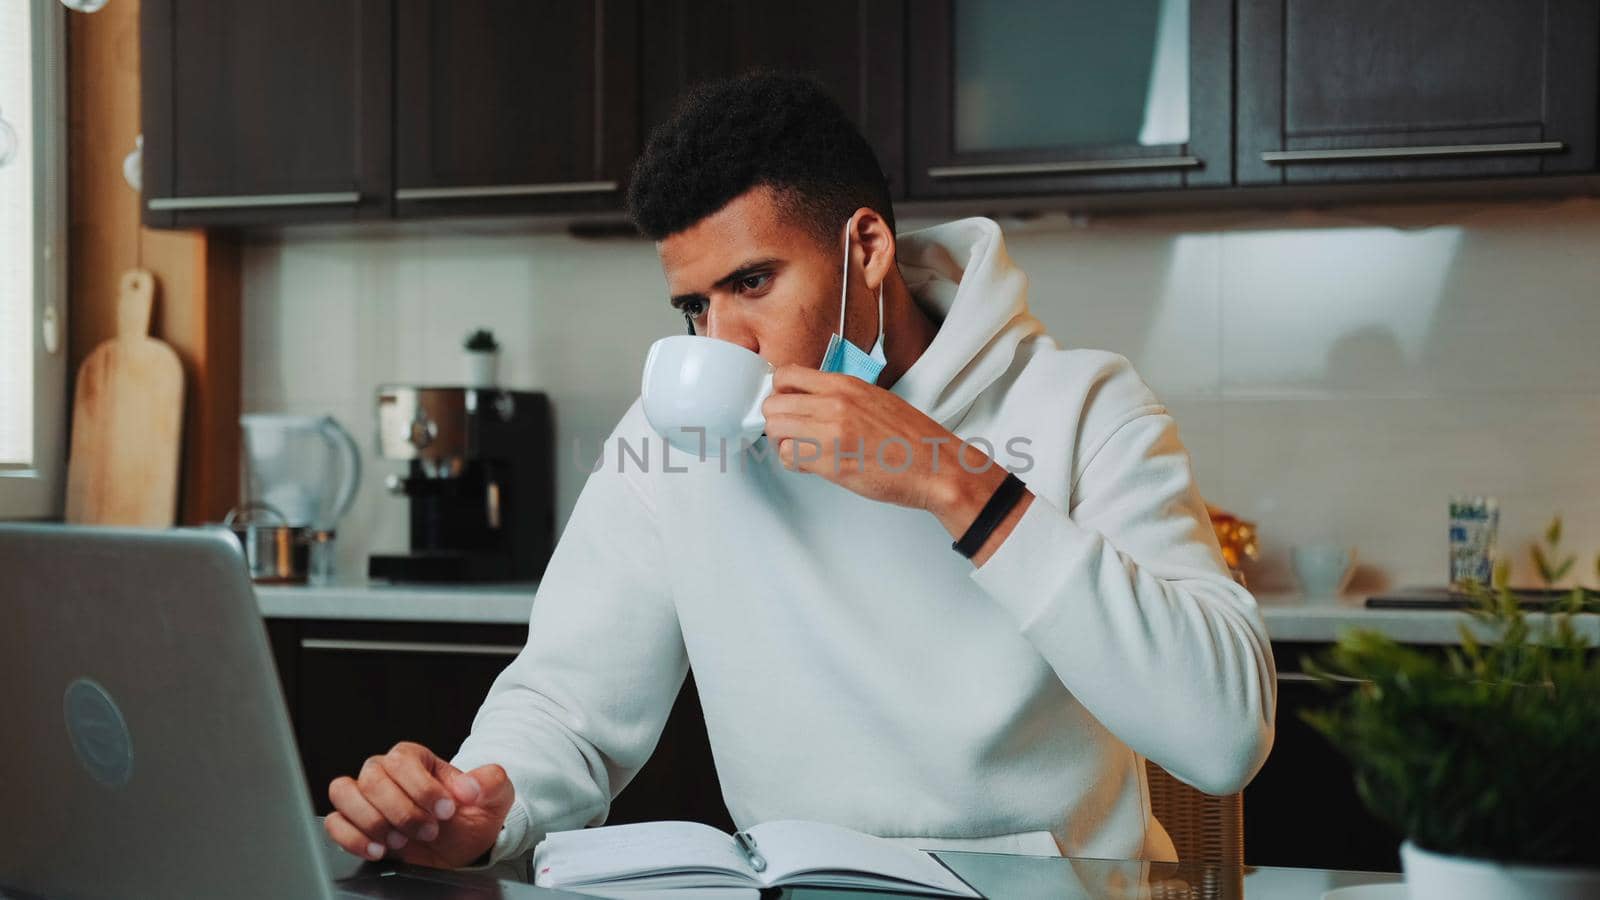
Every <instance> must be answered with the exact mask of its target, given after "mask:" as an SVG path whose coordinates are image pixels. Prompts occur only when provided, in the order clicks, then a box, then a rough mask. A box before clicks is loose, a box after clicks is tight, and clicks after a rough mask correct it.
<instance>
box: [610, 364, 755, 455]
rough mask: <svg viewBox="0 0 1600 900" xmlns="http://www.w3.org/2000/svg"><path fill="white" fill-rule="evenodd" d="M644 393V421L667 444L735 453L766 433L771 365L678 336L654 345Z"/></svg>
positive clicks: (642, 388)
mask: <svg viewBox="0 0 1600 900" xmlns="http://www.w3.org/2000/svg"><path fill="white" fill-rule="evenodd" d="M640 393H641V395H642V397H643V401H644V417H645V418H646V419H648V420H649V422H650V427H651V428H654V429H655V430H656V433H658V434H660V435H661V436H662V437H663V438H666V440H667V443H669V444H671V445H672V446H674V447H676V448H678V449H679V450H682V451H684V452H685V453H692V454H696V455H702V454H703V455H705V456H718V455H720V454H721V452H722V451H723V450H724V449H726V450H728V451H730V452H735V453H736V452H738V451H739V450H741V449H743V447H744V446H745V445H747V444H753V443H755V441H756V439H757V438H759V437H761V432H762V430H763V429H765V428H766V425H767V420H766V417H765V416H763V415H762V414H761V403H762V401H763V400H766V399H767V396H768V395H769V394H771V393H772V365H771V364H770V363H768V362H767V361H766V360H764V359H762V358H761V357H760V356H758V355H757V354H755V353H752V352H750V351H749V350H746V349H745V348H743V347H741V346H739V345H738V344H733V343H729V342H728V341H722V340H718V339H716V338H709V337H700V336H698V335H692V334H677V335H673V336H672V337H664V338H662V339H661V340H659V341H656V342H655V343H654V344H651V345H650V354H649V355H648V356H646V357H645V360H644V379H643V381H642V383H641V385H640ZM700 429H704V435H703V437H702V433H701V431H700Z"/></svg>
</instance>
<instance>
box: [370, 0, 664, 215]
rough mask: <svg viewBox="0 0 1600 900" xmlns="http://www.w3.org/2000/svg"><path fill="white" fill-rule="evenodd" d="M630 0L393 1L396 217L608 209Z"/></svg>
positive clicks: (617, 187)
mask: <svg viewBox="0 0 1600 900" xmlns="http://www.w3.org/2000/svg"><path fill="white" fill-rule="evenodd" d="M638 6H639V4H638V2H637V0H396V3H395V60H396V66H395V109H394V114H395V148H394V154H395V174H396V182H395V201H396V212H397V214H398V215H400V216H402V217H412V216H415V217H422V216H437V215H460V214H467V215H476V214H497V213H512V212H516V213H540V212H556V211H561V212H582V211H607V210H616V209H620V208H621V205H622V199H621V198H622V190H623V188H624V182H625V180H626V177H627V172H628V167H629V165H630V164H631V163H632V161H633V156H634V154H635V153H636V152H637V150H638V145H639V134H638V132H639V128H638V122H639V115H638V102H637V97H638V78H637V57H638V42H639V33H638Z"/></svg>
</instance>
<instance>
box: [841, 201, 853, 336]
mask: <svg viewBox="0 0 1600 900" xmlns="http://www.w3.org/2000/svg"><path fill="white" fill-rule="evenodd" d="M849 296H850V220H848V219H846V220H845V223H844V268H843V270H842V271H840V273H839V339H840V340H844V308H845V300H846V298H848V297H849Z"/></svg>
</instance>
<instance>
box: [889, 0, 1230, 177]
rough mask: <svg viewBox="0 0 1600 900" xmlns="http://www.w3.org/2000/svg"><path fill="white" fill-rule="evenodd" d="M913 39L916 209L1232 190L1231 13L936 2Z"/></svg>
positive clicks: (1211, 2)
mask: <svg viewBox="0 0 1600 900" xmlns="http://www.w3.org/2000/svg"><path fill="white" fill-rule="evenodd" d="M909 25H910V39H909V44H908V51H907V53H908V58H909V60H910V67H909V77H908V82H909V96H910V126H909V132H908V135H909V137H908V146H909V155H908V165H909V169H910V172H909V178H910V189H911V196H912V197H913V198H954V197H994V196H1006V195H1019V194H1050V193H1081V192H1090V191H1111V190H1156V189H1172V188H1184V187H1198V186H1226V185H1227V184H1229V183H1230V181H1231V180H1232V146H1231V122H1232V107H1231V90H1232V73H1233V4H1232V3H1231V2H1230V0H939V2H919V3H916V4H914V7H913V9H912V12H911V15H910V18H909Z"/></svg>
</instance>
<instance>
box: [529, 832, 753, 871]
mask: <svg viewBox="0 0 1600 900" xmlns="http://www.w3.org/2000/svg"><path fill="white" fill-rule="evenodd" d="M687 869H693V870H705V871H719V872H727V873H730V874H734V875H735V876H736V877H738V878H740V879H741V880H749V879H750V878H751V877H752V875H753V873H751V871H750V866H749V864H748V863H747V862H746V861H745V858H744V854H743V853H741V852H739V849H738V848H737V847H735V846H734V844H733V841H732V839H731V838H729V837H728V836H727V835H726V834H723V833H722V832H720V831H718V830H717V829H715V828H712V827H711V826H710V825H702V824H700V823H699V822H639V823H637V824H632V825H613V826H610V827H608V828H590V829H584V830H578V831H558V832H555V833H553V834H551V835H549V836H547V837H546V838H545V839H544V841H543V842H542V843H541V844H540V845H539V847H538V849H536V850H535V851H534V856H533V883H534V884H537V885H552V884H559V885H581V884H583V883H585V882H591V881H613V880H617V879H621V878H628V877H633V876H638V875H644V874H647V873H651V872H667V871H684V870H687Z"/></svg>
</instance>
